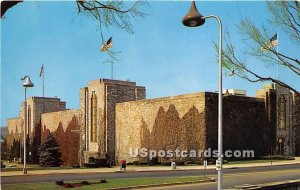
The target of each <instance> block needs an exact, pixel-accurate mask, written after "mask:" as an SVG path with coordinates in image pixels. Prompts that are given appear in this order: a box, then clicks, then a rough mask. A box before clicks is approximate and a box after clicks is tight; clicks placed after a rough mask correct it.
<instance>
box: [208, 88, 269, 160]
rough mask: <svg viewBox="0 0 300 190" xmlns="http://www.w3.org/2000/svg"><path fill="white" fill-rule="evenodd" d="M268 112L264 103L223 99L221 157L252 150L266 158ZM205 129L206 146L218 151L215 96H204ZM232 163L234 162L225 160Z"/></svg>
mask: <svg viewBox="0 0 300 190" xmlns="http://www.w3.org/2000/svg"><path fill="white" fill-rule="evenodd" d="M267 118H268V117H267V112H266V110H265V103H264V100H263V99H259V98H252V97H242V96H226V97H223V153H224V152H225V150H254V151H255V156H261V155H265V154H266V153H265V152H264V151H265V150H266V148H268V146H267V145H268V139H266V138H265V135H266V134H268V122H267ZM205 126H206V138H207V146H208V147H209V148H212V149H213V150H217V149H218V136H217V134H218V94H216V93H206V97H205ZM227 159H233V158H227Z"/></svg>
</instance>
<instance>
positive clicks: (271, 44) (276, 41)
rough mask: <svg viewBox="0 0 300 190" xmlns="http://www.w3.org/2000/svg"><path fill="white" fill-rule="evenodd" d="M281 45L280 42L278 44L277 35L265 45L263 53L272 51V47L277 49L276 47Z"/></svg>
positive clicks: (262, 49)
mask: <svg viewBox="0 0 300 190" xmlns="http://www.w3.org/2000/svg"><path fill="white" fill-rule="evenodd" d="M278 45H279V42H278V37H277V33H276V34H275V35H274V36H273V37H272V38H270V41H269V42H267V43H265V44H264V45H263V47H261V49H260V50H261V51H266V50H269V49H271V48H272V47H275V46H278Z"/></svg>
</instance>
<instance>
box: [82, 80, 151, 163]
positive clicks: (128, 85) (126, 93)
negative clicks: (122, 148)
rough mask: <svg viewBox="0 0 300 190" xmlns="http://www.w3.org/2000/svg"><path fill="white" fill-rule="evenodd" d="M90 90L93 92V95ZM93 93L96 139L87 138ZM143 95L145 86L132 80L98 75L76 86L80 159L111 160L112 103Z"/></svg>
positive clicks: (112, 153) (112, 157) (113, 104)
mask: <svg viewBox="0 0 300 190" xmlns="http://www.w3.org/2000/svg"><path fill="white" fill-rule="evenodd" d="M93 94H94V95H93ZM93 96H94V97H96V123H97V124H96V128H97V132H96V134H97V139H96V141H92V140H91V127H92V124H91V123H92V122H91V120H92V118H91V114H92V106H91V103H92V97H93ZM144 98H145V88H144V87H140V86H136V83H135V82H129V81H118V80H109V79H100V80H94V81H90V82H89V84H88V87H85V88H81V90H80V110H81V111H82V113H83V126H82V128H83V131H85V133H83V134H82V135H83V136H82V139H83V140H84V143H83V144H84V148H83V149H84V159H85V162H88V158H89V157H98V158H108V159H109V160H110V161H111V163H112V164H114V160H115V159H114V155H115V154H114V152H115V104H116V103H118V102H125V101H132V100H139V99H144Z"/></svg>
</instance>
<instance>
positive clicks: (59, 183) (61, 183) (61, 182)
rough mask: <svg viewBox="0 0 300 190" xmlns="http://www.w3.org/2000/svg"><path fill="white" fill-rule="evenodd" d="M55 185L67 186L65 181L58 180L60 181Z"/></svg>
mask: <svg viewBox="0 0 300 190" xmlns="http://www.w3.org/2000/svg"><path fill="white" fill-rule="evenodd" d="M55 183H56V185H60V186H62V185H64V184H65V183H64V180H58V181H56V182H55Z"/></svg>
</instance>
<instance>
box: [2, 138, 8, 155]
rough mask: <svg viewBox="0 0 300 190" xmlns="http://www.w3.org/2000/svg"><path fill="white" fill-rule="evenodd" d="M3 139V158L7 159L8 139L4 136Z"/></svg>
mask: <svg viewBox="0 0 300 190" xmlns="http://www.w3.org/2000/svg"><path fill="white" fill-rule="evenodd" d="M1 138H2V137H1ZM2 139H3V142H1V160H6V159H7V140H6V138H2Z"/></svg>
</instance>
